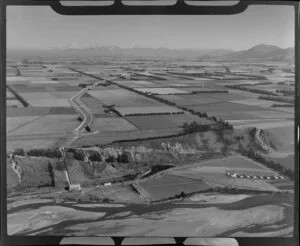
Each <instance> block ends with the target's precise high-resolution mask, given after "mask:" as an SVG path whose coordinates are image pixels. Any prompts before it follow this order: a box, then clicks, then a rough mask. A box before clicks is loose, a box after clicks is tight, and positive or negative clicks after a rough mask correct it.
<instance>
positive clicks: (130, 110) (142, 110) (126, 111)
mask: <svg viewBox="0 0 300 246" xmlns="http://www.w3.org/2000/svg"><path fill="white" fill-rule="evenodd" d="M116 109H117V110H118V111H119V112H120V113H121V114H122V115H124V116H126V115H132V114H145V115H146V114H153V113H156V114H157V113H178V112H182V110H180V109H177V108H175V107H170V106H157V107H151V106H149V107H117V108H116Z"/></svg>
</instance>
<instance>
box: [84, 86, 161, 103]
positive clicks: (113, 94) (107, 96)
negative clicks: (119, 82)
mask: <svg viewBox="0 0 300 246" xmlns="http://www.w3.org/2000/svg"><path fill="white" fill-rule="evenodd" d="M88 93H89V94H90V95H91V96H93V97H95V98H98V99H99V100H100V101H101V102H102V103H103V104H106V105H112V104H114V105H116V106H119V107H134V106H136V107H137V106H139V107H141V106H144V105H145V106H156V105H160V103H158V102H156V101H154V100H152V99H150V98H147V97H144V96H141V95H138V94H136V93H134V92H131V91H127V90H124V89H116V90H105V91H102V90H97V91H96V90H95V91H88Z"/></svg>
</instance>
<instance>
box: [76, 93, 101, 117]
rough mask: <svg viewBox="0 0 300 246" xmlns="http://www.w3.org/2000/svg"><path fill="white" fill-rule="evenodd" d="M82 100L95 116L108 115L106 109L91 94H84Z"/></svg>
mask: <svg viewBox="0 0 300 246" xmlns="http://www.w3.org/2000/svg"><path fill="white" fill-rule="evenodd" d="M80 100H81V101H82V102H83V103H84V104H85V105H86V106H87V107H88V108H89V110H90V111H91V112H92V113H93V114H95V115H98V116H100V115H103V116H104V115H106V113H105V112H104V110H105V108H104V107H103V104H102V103H101V102H100V101H99V99H98V98H95V97H92V96H90V95H89V94H84V95H83V96H82V97H81V98H80Z"/></svg>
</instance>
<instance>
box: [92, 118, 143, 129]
mask: <svg viewBox="0 0 300 246" xmlns="http://www.w3.org/2000/svg"><path fill="white" fill-rule="evenodd" d="M91 128H92V129H94V130H99V131H135V130H137V128H136V127H135V126H134V125H133V124H131V123H130V122H128V121H127V120H125V119H123V118H96V119H94V121H93V123H92V125H91Z"/></svg>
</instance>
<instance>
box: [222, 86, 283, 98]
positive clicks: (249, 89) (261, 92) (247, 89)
mask: <svg viewBox="0 0 300 246" xmlns="http://www.w3.org/2000/svg"><path fill="white" fill-rule="evenodd" d="M226 87H227V88H231V89H237V90H242V91H249V92H253V93H258V94H265V95H270V96H278V94H277V93H274V92H272V91H265V90H260V89H255V88H247V87H243V86H239V85H226Z"/></svg>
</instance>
